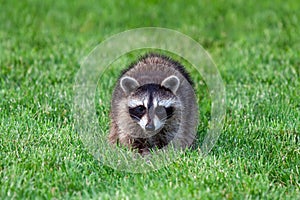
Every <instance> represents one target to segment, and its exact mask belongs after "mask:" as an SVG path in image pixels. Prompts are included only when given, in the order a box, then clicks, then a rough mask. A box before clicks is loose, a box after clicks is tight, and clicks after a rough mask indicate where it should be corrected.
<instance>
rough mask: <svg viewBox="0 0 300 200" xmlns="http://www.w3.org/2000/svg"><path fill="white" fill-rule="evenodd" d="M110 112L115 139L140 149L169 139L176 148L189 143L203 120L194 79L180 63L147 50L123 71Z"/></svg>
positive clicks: (111, 136) (146, 150)
mask: <svg viewBox="0 0 300 200" xmlns="http://www.w3.org/2000/svg"><path fill="white" fill-rule="evenodd" d="M110 115H111V126H110V134H109V141H110V143H112V144H120V145H122V146H126V147H129V148H131V149H136V150H137V151H138V152H139V153H141V154H148V153H149V152H150V151H151V150H154V149H161V148H164V147H166V146H167V145H169V144H170V143H172V145H174V146H175V148H183V149H184V148H187V147H190V146H191V145H192V143H193V141H194V139H195V136H196V128H197V124H198V106H197V103H196V97H195V92H194V89H193V82H192V81H191V79H190V76H189V74H188V73H187V72H186V71H185V69H184V67H183V66H182V65H181V64H180V63H178V62H176V61H174V60H173V59H171V58H169V57H167V56H163V55H159V54H154V53H150V54H146V55H145V56H143V57H141V58H140V59H139V60H138V61H137V62H135V63H133V64H132V65H131V66H129V67H128V69H126V70H125V71H123V73H122V75H121V77H120V78H119V80H118V82H117V85H116V87H115V89H114V92H113V95H112V101H111V112H110ZM174 141H175V142H174Z"/></svg>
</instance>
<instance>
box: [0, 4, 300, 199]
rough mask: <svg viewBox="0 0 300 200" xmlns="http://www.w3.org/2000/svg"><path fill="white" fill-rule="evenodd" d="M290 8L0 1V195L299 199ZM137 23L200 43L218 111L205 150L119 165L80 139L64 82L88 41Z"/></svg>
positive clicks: (299, 47)
mask: <svg viewBox="0 0 300 200" xmlns="http://www.w3.org/2000/svg"><path fill="white" fill-rule="evenodd" d="M299 10H300V3H299V2H298V1H296V0H294V1H292V0H290V1H289V0H287V1H284V2H282V1H279V0H274V1H270V0H266V1H242V0H237V1H225V0H218V1H207V0H205V1H181V0H179V1H174V2H162V1H158V0H155V1H145V2H144V1H121V2H113V1H106V0H104V1H76V2H75V1H74V2H73V1H50V0H49V1H32V0H31V1H30V0H28V1H16V0H12V1H5V0H1V1H0V185H1V190H0V198H1V199H24V198H44V199H49V198H57V199H65V198H67V199H81V198H84V199H85V198H96V199H97V198H106V199H110V198H116V199H132V198H134V199H142V198H146V197H147V198H159V199H166V198H176V199H179V198H182V199H183V198H184V199H220V198H224V199H256V198H258V199H299V198H300V195H299V192H300V191H299V190H300V189H299V188H300V180H299V179H300V178H299V175H300V173H299V165H300V147H299V146H300V145H299V139H300V138H299V137H300V136H299V134H300V125H299V121H300V120H299V119H300V100H299V96H300V94H299V91H300V80H299V77H300V58H299V55H300V37H299V33H300V26H299V22H300V12H299ZM145 26H157V27H165V28H171V29H175V30H178V31H180V32H182V33H184V34H187V35H189V36H191V37H192V38H193V39H195V40H196V41H198V42H199V43H200V44H201V45H203V47H204V48H205V49H206V50H207V51H209V53H210V54H211V55H212V58H213V59H214V61H215V62H216V64H217V66H218V68H219V70H220V73H221V75H222V78H223V81H224V83H225V85H226V90H227V118H226V122H225V125H224V129H223V130H224V131H223V133H222V135H221V137H220V139H219V140H218V143H217V144H216V146H215V147H214V149H213V151H212V152H211V154H210V155H209V156H207V157H201V156H200V155H199V154H198V153H197V152H194V151H191V152H187V155H186V156H185V157H182V158H180V159H178V160H177V161H176V162H174V163H172V164H171V165H170V166H168V167H166V168H163V169H161V170H158V171H155V172H151V173H147V174H129V173H125V172H119V171H115V170H113V169H111V168H109V167H106V166H103V165H101V164H99V163H98V162H96V161H95V160H94V159H93V157H92V156H91V155H90V154H89V153H88V152H87V150H86V149H85V147H84V146H83V144H82V143H81V141H80V139H79V137H78V135H77V133H76V131H75V129H74V123H73V119H72V113H71V107H72V103H73V99H72V98H73V96H72V95H73V88H72V87H73V81H74V78H75V74H76V72H77V71H78V69H79V68H80V62H81V61H82V59H83V58H84V57H85V56H86V55H87V54H88V53H89V52H90V51H91V50H92V49H93V48H94V47H95V46H96V45H97V44H98V43H99V42H101V41H103V40H104V39H105V38H107V37H109V36H110V35H113V34H116V33H119V32H121V31H125V30H128V29H132V28H138V27H145ZM126 64H127V63H126V62H124V66H126ZM114 73H115V74H118V72H114ZM196 78H197V77H196ZM198 78H199V77H198ZM107 81H108V82H109V80H107ZM110 84H113V82H111V83H110ZM200 112H201V110H200Z"/></svg>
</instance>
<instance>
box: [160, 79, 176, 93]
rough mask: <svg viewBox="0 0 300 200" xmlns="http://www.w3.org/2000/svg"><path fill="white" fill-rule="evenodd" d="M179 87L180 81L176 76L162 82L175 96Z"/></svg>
mask: <svg viewBox="0 0 300 200" xmlns="http://www.w3.org/2000/svg"><path fill="white" fill-rule="evenodd" d="M179 85H180V80H179V78H178V77H177V76H174V75H172V76H169V77H167V78H165V80H163V82H161V86H164V87H165V88H168V89H170V90H171V91H172V92H173V93H174V94H175V93H176V91H177V90H178V88H179Z"/></svg>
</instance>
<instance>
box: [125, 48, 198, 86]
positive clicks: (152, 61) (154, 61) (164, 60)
mask: <svg viewBox="0 0 300 200" xmlns="http://www.w3.org/2000/svg"><path fill="white" fill-rule="evenodd" d="M146 65H151V66H164V67H171V68H173V69H175V70H176V71H178V72H179V73H180V74H182V76H183V77H185V79H186V80H187V81H188V82H189V83H190V84H191V85H192V86H193V85H194V83H193V81H192V79H191V77H190V75H189V73H188V72H187V71H186V69H185V68H184V67H183V65H181V64H180V63H179V62H177V61H175V60H173V59H172V58H170V57H168V56H165V55H161V54H157V53H147V54H145V55H143V56H141V57H140V58H139V59H138V60H137V61H135V62H133V63H131V64H130V65H129V67H128V68H126V69H124V70H123V71H122V73H121V75H120V77H122V76H123V75H124V74H125V73H127V72H128V71H130V70H134V68H136V67H143V66H146ZM160 70H162V71H163V70H164V69H163V68H160Z"/></svg>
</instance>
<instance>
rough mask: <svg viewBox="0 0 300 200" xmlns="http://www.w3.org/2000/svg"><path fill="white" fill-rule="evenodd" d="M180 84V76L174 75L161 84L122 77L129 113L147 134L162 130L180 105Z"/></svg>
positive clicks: (121, 83) (121, 82) (122, 86)
mask: <svg viewBox="0 0 300 200" xmlns="http://www.w3.org/2000/svg"><path fill="white" fill-rule="evenodd" d="M179 85H180V80H179V78H178V77H176V76H173V75H172V76H169V77H167V78H166V79H165V80H163V81H162V82H161V84H145V85H140V84H139V83H138V81H137V80H136V79H134V78H132V77H128V76H125V77H123V78H121V80H120V86H121V88H122V90H123V91H124V92H125V93H126V95H128V113H129V115H130V117H131V118H132V119H133V120H134V121H135V122H136V123H137V124H139V125H140V127H141V128H142V129H143V130H144V131H145V132H146V133H148V134H147V135H149V134H151V133H156V132H158V131H160V130H161V129H162V128H163V126H164V125H165V124H166V122H167V121H168V120H169V119H170V118H172V116H173V114H174V112H175V111H176V109H177V108H178V106H179V105H178V104H179V101H178V98H177V97H176V95H175V94H176V91H177V89H178V88H179Z"/></svg>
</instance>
